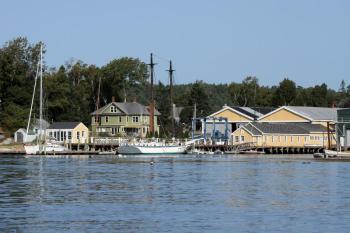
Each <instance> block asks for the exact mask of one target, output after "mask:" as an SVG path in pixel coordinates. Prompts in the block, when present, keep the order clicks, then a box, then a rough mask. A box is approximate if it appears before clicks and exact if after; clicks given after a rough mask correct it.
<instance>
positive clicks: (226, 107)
mask: <svg viewBox="0 0 350 233" xmlns="http://www.w3.org/2000/svg"><path fill="white" fill-rule="evenodd" d="M225 110H230V111H232V112H235V113H237V114H238V115H241V116H244V117H246V118H248V119H251V120H254V118H252V117H250V116H248V115H246V114H244V113H241V112H239V111H237V110H235V109H233V108H231V107H230V106H225V107H223V108H222V109H221V110H219V111H217V112H214V113H213V114H211V115H209V117H214V116H215V115H217V114H219V113H221V112H223V111H225Z"/></svg>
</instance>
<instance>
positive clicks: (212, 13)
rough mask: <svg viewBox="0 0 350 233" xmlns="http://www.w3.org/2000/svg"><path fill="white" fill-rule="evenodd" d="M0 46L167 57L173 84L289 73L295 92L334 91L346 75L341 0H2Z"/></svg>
mask: <svg viewBox="0 0 350 233" xmlns="http://www.w3.org/2000/svg"><path fill="white" fill-rule="evenodd" d="M1 9H2V10H1V14H0V26H1V30H0V43H1V45H3V44H4V43H5V42H6V41H8V40H10V39H13V38H15V37H17V36H26V37H27V38H28V39H29V40H30V41H31V42H37V41H44V43H45V44H46V46H47V54H46V56H45V61H46V63H47V64H48V65H49V66H59V65H61V64H64V63H65V62H67V61H69V60H70V59H71V58H74V59H80V60H82V61H84V62H86V63H88V64H96V65H98V66H101V65H104V64H106V63H107V62H109V61H110V60H112V59H114V58H118V57H121V56H132V57H138V58H140V59H141V60H143V61H146V62H148V59H149V58H148V57H149V53H150V52H154V53H155V54H156V55H157V56H158V57H156V58H155V60H156V62H157V63H158V65H157V67H156V74H157V76H156V77H157V79H160V80H162V81H163V82H166V76H167V74H166V72H165V71H164V70H166V69H167V61H166V60H167V59H172V60H173V63H174V66H175V69H176V76H175V78H176V83H188V82H193V81H195V80H204V81H206V82H210V83H229V82H240V81H241V80H242V79H243V78H244V77H246V76H249V75H251V76H256V77H257V78H259V80H260V84H262V85H276V84H278V82H279V81H281V80H282V79H283V78H284V77H288V78H290V79H292V80H294V81H296V82H297V84H299V85H302V86H311V85H315V84H321V83H322V82H325V83H326V84H327V85H329V86H330V87H332V88H336V89H337V88H338V87H339V84H340V81H341V80H342V79H344V80H349V77H350V27H349V22H350V14H349V12H350V1H346V0H343V1H340V0H332V1H321V0H317V1H316V0H315V1H313V0H307V1H302V0H300V1H299V0H293V1H279V0H275V1H273V0H264V1H262V0H260V1H259V0H256V1H251V0H242V1H234V0H227V1H224V0H222V1H220V0H217V1H209V0H201V1H200V0H192V1H190V0H187V1H185V0H176V1H166V0H162V1H161V0H149V1H142V0H138V1H136V0H128V1H121V0H120V1H117V0H115V1H112V0H110V1H107V0H100V1H97V0H96V1H92V0H75V1H74V0H71V1H68V0H60V1H44V0H32V1H25V0H22V1H19V0H2V1H1Z"/></svg>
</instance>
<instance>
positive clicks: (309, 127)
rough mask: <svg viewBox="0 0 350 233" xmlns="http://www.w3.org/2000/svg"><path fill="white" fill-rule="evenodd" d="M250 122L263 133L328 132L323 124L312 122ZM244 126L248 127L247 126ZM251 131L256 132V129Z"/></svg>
mask: <svg viewBox="0 0 350 233" xmlns="http://www.w3.org/2000/svg"><path fill="white" fill-rule="evenodd" d="M249 124H250V125H252V126H253V127H254V128H256V129H257V130H258V131H260V132H261V133H263V134H309V133H311V132H323V133H325V132H327V128H326V127H324V126H323V125H320V124H312V123H270V122H251V123H249ZM244 127H245V128H247V126H244ZM247 129H249V128H247ZM250 132H252V133H254V131H250ZM255 135H257V134H255Z"/></svg>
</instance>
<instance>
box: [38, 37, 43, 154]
mask: <svg viewBox="0 0 350 233" xmlns="http://www.w3.org/2000/svg"><path fill="white" fill-rule="evenodd" d="M39 111H40V113H39V140H40V141H39V143H40V144H39V145H41V144H42V142H41V140H42V139H43V135H42V131H43V45H42V44H40V110H39ZM41 149H42V148H41V146H39V152H41Z"/></svg>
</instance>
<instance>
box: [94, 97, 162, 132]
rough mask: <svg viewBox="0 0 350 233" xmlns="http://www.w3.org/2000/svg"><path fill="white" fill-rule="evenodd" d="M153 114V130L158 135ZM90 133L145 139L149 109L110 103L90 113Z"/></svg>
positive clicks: (156, 117) (148, 127) (148, 123)
mask: <svg viewBox="0 0 350 233" xmlns="http://www.w3.org/2000/svg"><path fill="white" fill-rule="evenodd" d="M159 115H160V113H159V112H158V111H157V110H155V112H154V130H155V132H157V133H159V124H158V116H159ZM91 116H92V117H91V127H92V132H93V133H94V132H97V133H98V134H99V135H101V134H104V135H106V136H132V137H146V135H147V132H149V130H150V112H149V107H148V106H144V105H142V104H140V103H137V102H111V103H109V104H107V105H105V106H103V107H101V108H100V109H98V110H96V111H95V112H93V113H91Z"/></svg>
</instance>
